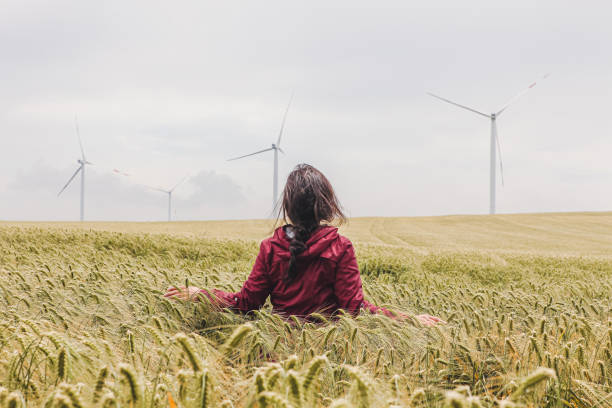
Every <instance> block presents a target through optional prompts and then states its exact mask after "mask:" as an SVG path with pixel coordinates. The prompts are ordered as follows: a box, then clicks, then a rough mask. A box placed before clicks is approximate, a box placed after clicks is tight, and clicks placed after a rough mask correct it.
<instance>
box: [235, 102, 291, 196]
mask: <svg viewBox="0 0 612 408" xmlns="http://www.w3.org/2000/svg"><path fill="white" fill-rule="evenodd" d="M292 100H293V94H291V97H290V98H289V103H288V104H287V109H286V110H285V114H284V115H283V121H282V122H281V127H280V131H279V132H278V139H277V140H276V143H272V147H269V148H267V149H264V150H260V151H258V152H255V153H250V154H245V155H244V156H239V157H234V158H232V159H229V160H228V161H232V160H239V159H242V158H245V157H249V156H254V155H256V154H260V153H264V152H268V151H270V150H273V151H274V178H273V181H272V183H273V184H272V208H274V206H276V200H277V197H278V152H279V151H280V152H281V153H285V152H284V151H283V149H281V147H280V143H281V138H282V137H283V129H284V128H285V120H286V119H287V113H288V112H289V107H290V106H291V101H292Z"/></svg>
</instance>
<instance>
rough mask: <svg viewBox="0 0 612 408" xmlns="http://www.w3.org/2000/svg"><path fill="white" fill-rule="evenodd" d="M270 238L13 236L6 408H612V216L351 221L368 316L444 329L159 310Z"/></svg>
mask: <svg viewBox="0 0 612 408" xmlns="http://www.w3.org/2000/svg"><path fill="white" fill-rule="evenodd" d="M272 227H273V224H272V223H271V222H270V221H223V222H176V223H102V222H100V223H97V222H96V223H84V224H80V223H0V326H1V330H0V385H1V386H2V388H0V406H5V405H6V406H11V407H12V406H19V405H18V404H23V403H24V402H25V400H27V405H28V406H38V405H41V406H42V405H45V406H48V407H55V406H58V407H59V406H66V407H70V406H74V407H78V406H86V407H87V406H106V407H110V406H125V407H129V406H133V407H153V406H159V407H168V406H170V407H174V406H180V407H196V406H197V407H203V406H227V407H229V406H236V407H237V406H247V405H251V406H255V405H257V406H259V407H264V406H269V407H274V406H294V407H298V406H331V405H333V406H336V407H339V406H355V407H359V406H363V407H365V406H375V407H379V406H380V407H383V406H384V407H387V406H391V405H397V406H443V405H445V404H447V405H448V404H451V406H470V404H481V405H482V406H494V405H500V404H501V405H503V404H506V406H508V407H509V406H514V405H512V404H526V405H527V406H548V407H561V406H572V407H582V406H584V407H592V406H598V407H610V406H612V250H611V248H612V213H575V214H537V215H498V216H448V217H421V218H357V219H352V220H351V221H350V223H349V225H348V226H345V227H343V228H342V232H343V233H344V234H346V235H347V236H348V237H349V238H351V239H352V240H353V241H354V243H355V246H356V248H357V252H358V260H359V263H360V268H361V271H362V275H363V280H364V289H365V291H366V294H367V297H368V298H369V299H371V300H373V301H375V302H376V303H378V304H380V305H386V306H389V307H390V308H392V309H395V310H402V311H406V312H411V313H431V314H436V315H439V316H441V317H443V318H445V319H446V320H448V322H449V323H448V325H446V326H444V327H439V328H434V329H425V328H420V327H415V326H413V325H411V324H408V323H398V322H395V321H392V320H389V319H387V318H385V317H381V316H372V315H362V316H360V317H358V318H356V319H352V318H347V317H341V318H339V319H338V320H337V321H333V322H321V323H317V324H315V323H304V322H299V321H291V322H285V321H282V320H280V319H279V318H278V317H277V316H274V315H272V314H270V313H269V311H268V309H267V308H264V309H263V310H262V311H261V312H259V313H256V314H253V315H252V316H239V315H235V314H232V313H228V312H223V311H218V310H214V309H213V308H211V307H210V306H209V305H207V304H205V303H201V304H182V303H177V302H171V301H167V300H165V299H163V298H161V296H160V295H161V294H162V291H163V289H165V287H167V286H168V285H169V284H181V283H185V281H188V282H189V283H190V284H194V285H198V286H203V287H209V288H210V287H217V288H221V289H227V290H237V289H238V288H239V287H240V285H241V283H242V281H243V280H244V279H245V277H246V276H247V274H248V272H249V270H250V267H251V265H252V262H253V260H254V258H255V255H256V254H257V249H258V245H257V242H258V241H259V240H261V239H262V238H264V237H266V236H268V235H269V234H270V232H271V231H272ZM181 333H184V335H183V334H181ZM538 367H547V368H550V369H551V370H552V371H550V370H548V371H541V372H540V373H539V375H538V374H536V375H535V376H532V377H529V375H530V374H533V373H534V371H535V370H536V369H537V368H538ZM11 404H13V405H11ZM15 404H17V405H15ZM113 404H114V405H113ZM343 404H344V405H343ZM452 404H455V405H452ZM461 404H463V405H461ZM472 406H478V405H472Z"/></svg>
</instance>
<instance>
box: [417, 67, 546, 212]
mask: <svg viewBox="0 0 612 408" xmlns="http://www.w3.org/2000/svg"><path fill="white" fill-rule="evenodd" d="M549 75H550V74H546V75H544V76H543V77H542V78H541V79H540V80H542V79H546V78H547V77H548V76H549ZM537 82H538V81H535V82H533V83H531V85H529V86H528V87H527V88H525V89H523V90H522V91H521V92H519V93H518V94H517V95H516V96H515V97H514V98H512V99H510V100H509V101H508V102H506V104H505V105H504V106H503V107H502V108H501V109H500V110H498V111H497V112H493V113H490V114H487V113H483V112H480V111H477V110H476V109H472V108H470V107H467V106H465V105H461V104H458V103H456V102H453V101H451V100H448V99H446V98H442V97H441V96H438V95H434V94H432V93H431V92H427V94H428V95H430V96H433V97H434V98H437V99H440V100H441V101H443V102H446V103H450V104H451V105H455V106H458V107H460V108H463V109H467V110H469V111H470V112H473V113H476V114H478V115H480V116H484V117H486V118H489V119H490V120H491V163H490V176H489V190H490V193H489V194H490V196H489V214H495V189H496V181H497V180H496V177H495V168H496V163H497V158H496V157H495V154H496V147H497V152H498V153H499V171H500V175H501V181H502V186H503V185H504V166H503V163H502V157H501V147H500V144H499V138H498V137H497V118H498V117H499V115H501V114H502V113H503V112H504V111H505V110H506V109H507V108H508V107H509V106H510V105H512V104H513V103H514V102H516V101H517V100H518V99H519V98H520V97H521V96H523V95H524V94H525V93H527V91H529V90H530V89H531V88H533V87H535V86H536V84H537Z"/></svg>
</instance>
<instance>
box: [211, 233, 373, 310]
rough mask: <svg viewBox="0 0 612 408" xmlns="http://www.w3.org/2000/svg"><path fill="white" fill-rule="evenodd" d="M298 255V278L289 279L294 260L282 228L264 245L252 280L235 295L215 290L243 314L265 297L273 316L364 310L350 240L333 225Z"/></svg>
mask: <svg viewBox="0 0 612 408" xmlns="http://www.w3.org/2000/svg"><path fill="white" fill-rule="evenodd" d="M306 246H307V249H306V250H305V251H303V252H301V253H300V254H299V255H297V256H296V262H295V268H296V273H295V277H294V278H293V279H292V280H290V281H288V280H287V279H285V275H286V271H287V263H288V261H289V258H290V257H291V253H290V241H289V239H288V238H287V234H286V232H285V229H284V228H278V229H277V230H276V231H275V233H274V235H273V236H272V237H271V238H268V239H266V240H264V241H263V242H262V243H261V249H260V252H259V255H258V256H257V260H256V261H255V265H254V266H253V270H252V272H251V274H250V276H249V279H248V280H247V281H246V283H245V284H244V286H243V288H242V290H241V291H240V292H237V293H226V292H222V291H215V295H216V296H217V297H218V298H220V299H222V300H223V301H224V303H225V304H226V305H227V306H231V307H233V308H236V309H239V310H241V311H243V312H247V311H249V310H253V309H258V308H259V307H261V306H262V305H263V303H265V300H266V298H267V296H268V295H269V296H270V301H271V303H272V307H273V309H274V311H275V312H277V313H279V314H282V315H297V316H307V315H309V314H311V313H315V312H319V313H325V314H331V313H334V312H336V311H337V310H338V309H340V308H341V309H345V310H348V311H357V310H358V309H359V308H360V307H361V306H363V292H362V290H361V278H360V276H359V269H358V268H357V262H356V260H355V254H354V251H353V246H352V244H351V242H350V241H349V240H348V239H346V238H345V237H343V236H341V235H340V234H338V229H337V228H335V227H332V226H321V227H319V228H318V229H316V230H315V231H314V232H313V233H312V234H311V236H310V238H309V239H308V240H307V241H306Z"/></svg>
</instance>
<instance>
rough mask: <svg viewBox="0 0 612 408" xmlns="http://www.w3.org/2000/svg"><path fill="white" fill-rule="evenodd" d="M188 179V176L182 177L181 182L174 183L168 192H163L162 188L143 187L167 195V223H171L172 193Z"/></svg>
mask: <svg viewBox="0 0 612 408" xmlns="http://www.w3.org/2000/svg"><path fill="white" fill-rule="evenodd" d="M188 178H189V176H185V177H183V179H182V180H181V181H179V182H178V183H176V184H175V185H174V187H172V188H171V189H169V190H165V189H163V188H159V187H151V186H145V187H149V188H150V189H153V190H157V191H161V192H162V193H166V194H168V222H170V221H172V193H173V192H174V190H176V188H177V187H178V186H180V185H181V184H183V183H184V182H185V180H187V179H188Z"/></svg>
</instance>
